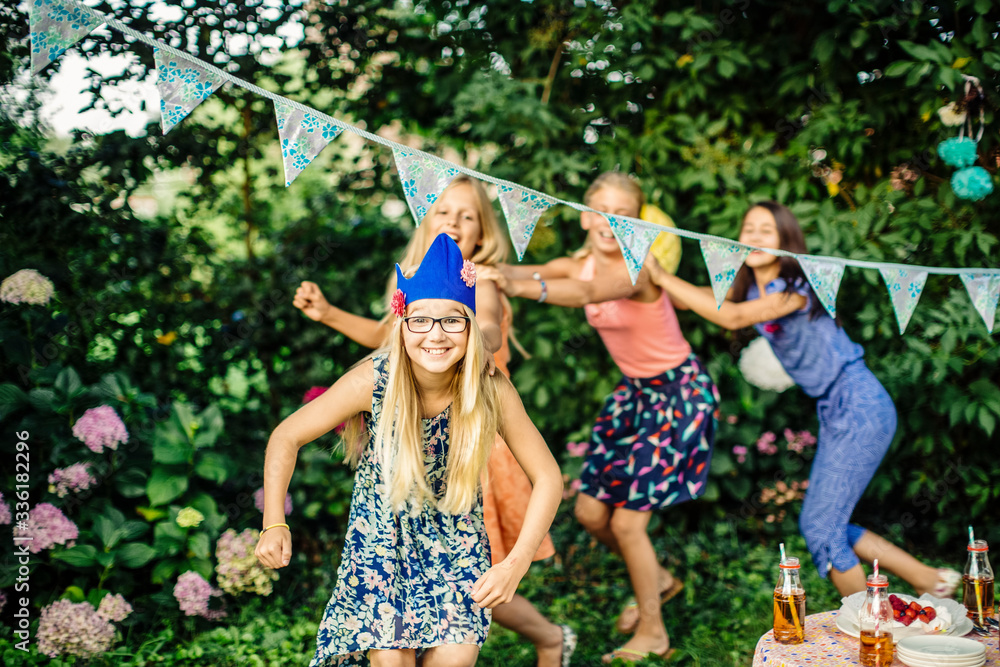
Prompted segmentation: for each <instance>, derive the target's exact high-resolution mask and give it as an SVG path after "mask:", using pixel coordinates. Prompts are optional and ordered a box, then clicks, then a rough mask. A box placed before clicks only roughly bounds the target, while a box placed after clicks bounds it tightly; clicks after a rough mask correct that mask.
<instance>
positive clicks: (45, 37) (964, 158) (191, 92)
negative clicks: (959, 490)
mask: <svg viewBox="0 0 1000 667" xmlns="http://www.w3.org/2000/svg"><path fill="white" fill-rule="evenodd" d="M29 22H30V26H29V29H30V33H31V70H32V72H33V73H35V74H37V73H38V72H39V71H40V70H42V69H43V68H45V67H46V66H47V65H48V64H49V63H50V62H52V61H53V60H55V59H56V58H58V57H59V56H60V55H62V53H64V52H65V51H66V49H68V48H69V47H71V46H72V45H74V44H76V43H77V42H78V41H80V40H81V39H83V38H84V37H85V36H86V35H88V34H90V33H91V32H92V31H93V30H94V29H95V28H96V27H98V26H100V25H102V24H103V25H107V26H108V27H109V28H111V29H112V30H115V31H117V32H120V33H122V34H124V35H127V36H129V37H131V38H133V40H135V43H136V44H138V43H142V44H145V45H147V46H150V47H152V48H153V55H154V60H155V63H156V69H157V84H156V85H157V89H158V90H159V93H160V97H161V102H160V110H161V121H160V122H161V125H162V130H163V133H164V134H166V133H167V132H169V131H170V129H171V128H172V127H174V126H175V125H176V124H177V123H179V122H181V121H183V120H184V119H185V118H186V117H187V116H188V115H189V114H190V113H191V111H192V110H193V109H194V108H195V107H197V106H198V105H199V104H200V103H201V102H203V101H204V100H206V99H208V98H209V97H211V96H212V95H213V94H214V93H215V91H216V90H218V88H219V87H220V86H221V85H222V84H223V83H229V84H232V85H234V86H239V87H241V88H244V89H246V90H248V91H251V92H253V93H254V94H256V95H259V96H261V97H265V98H268V99H270V100H271V101H272V102H274V105H275V118H276V121H277V125H278V136H279V139H280V141H281V149H282V159H283V161H284V167H285V184H286V185H290V184H291V183H292V182H293V181H294V180H295V178H296V177H297V176H298V175H299V174H300V173H301V172H302V170H304V169H305V168H306V167H308V166H309V165H310V164H311V163H312V162H313V160H314V159H315V157H316V156H317V155H318V154H319V153H320V152H321V151H322V150H323V149H324V148H325V147H326V146H327V145H329V143H330V142H331V141H333V140H334V139H336V138H337V137H338V136H339V135H340V134H341V133H342V132H344V131H345V130H346V131H348V132H351V133H352V134H355V135H357V136H359V137H361V138H363V139H365V140H367V141H370V142H373V143H377V144H380V145H382V146H386V147H387V148H390V149H391V150H392V152H393V157H394V158H395V162H396V167H397V169H398V171H399V177H400V182H401V185H402V187H403V193H404V196H405V197H406V202H407V204H408V206H409V208H410V212H411V213H412V214H413V217H414V220H415V221H416V222H417V223H418V224H419V222H420V220H422V219H423V217H424V216H425V215H426V214H427V211H428V210H429V209H430V207H431V205H433V203H434V202H435V201H436V200H437V198H438V197H439V196H440V194H441V192H442V191H443V190H444V189H445V187H447V185H448V183H449V182H451V180H452V179H453V178H455V177H456V176H458V175H459V174H465V175H467V176H469V177H472V178H475V179H478V180H481V181H484V182H486V183H491V184H493V185H495V186H496V187H497V191H498V193H499V197H500V205H501V207H502V208H503V211H504V215H505V216H506V219H507V225H508V227H509V230H510V234H511V241H512V243H513V244H514V248H515V250H516V251H517V255H518V259H521V258H523V256H524V251H525V248H526V247H527V245H528V243H529V241H530V240H531V235H532V233H533V232H534V229H535V226H536V225H537V223H538V219H539V218H540V216H541V215H542V213H544V212H545V211H546V210H548V209H549V208H551V207H552V206H556V205H563V206H569V207H571V208H573V209H575V210H577V211H581V212H583V211H590V212H593V213H601V212H600V211H594V210H593V209H591V208H590V207H588V206H585V205H583V204H580V203H577V202H573V201H568V200H565V199H560V198H558V197H553V196H551V195H548V194H543V193H540V192H536V191H534V190H530V189H528V188H525V187H524V186H521V185H518V184H517V183H512V182H510V181H506V180H503V179H499V178H495V177H493V176H490V175H489V174H484V173H481V172H478V171H475V170H473V169H469V168H467V167H464V166H461V165H457V164H453V163H450V162H447V161H445V160H442V159H441V158H438V157H436V156H433V155H431V154H429V153H426V152H424V151H421V150H417V149H413V148H409V147H407V146H404V145H402V144H399V143H397V142H394V141H392V140H389V139H386V138H384V137H381V136H379V135H377V134H374V133H372V132H368V131H367V130H364V129H362V128H360V127H357V126H354V125H349V124H347V123H344V122H343V121H340V120H337V119H335V118H333V117H331V116H329V115H327V114H325V113H323V112H321V111H318V110H316V109H313V108H311V107H308V106H306V105H303V104H301V103H299V102H296V101H294V100H291V99H288V98H286V97H283V96H281V95H278V94H276V93H273V92H271V91H268V90H264V89H263V88H260V87H258V86H256V85H254V84H252V83H249V82H247V81H244V80H243V79H240V78H239V77H236V76H233V75H232V74H229V73H228V72H225V71H223V70H221V69H219V68H218V67H215V66H214V65H212V64H210V63H207V62H205V61H203V60H201V59H199V58H196V57H194V56H192V55H190V54H186V53H184V52H182V51H179V50H177V49H175V48H173V47H171V46H170V45H168V44H165V43H163V42H161V41H159V40H156V39H153V38H152V37H150V36H148V35H146V34H144V33H141V32H139V31H137V30H134V29H133V28H131V27H129V26H128V25H126V24H124V23H122V22H121V21H118V20H117V19H115V18H113V17H111V16H108V15H106V14H103V13H101V12H98V11H97V10H95V9H92V8H91V7H88V6H86V5H84V4H82V3H80V2H77V0H29ZM965 80H966V96H965V98H964V99H963V100H962V101H961V102H960V103H957V104H954V103H953V104H952V105H950V106H949V107H948V108H947V110H942V112H941V114H940V115H941V118H942V121H943V122H945V123H946V124H951V125H955V126H958V125H962V129H961V131H960V132H959V136H958V137H955V138H953V139H949V140H946V141H944V142H942V143H941V145H940V146H939V147H938V151H939V154H940V155H941V158H942V159H943V160H945V161H946V162H948V164H952V165H954V166H955V167H957V168H958V169H959V171H957V172H955V174H954V175H953V176H952V187H953V189H954V191H955V194H956V195H958V196H959V197H964V198H967V199H981V198H983V197H985V196H986V195H988V194H989V193H990V192H992V190H993V183H992V180H991V178H990V175H989V173H988V172H987V171H986V170H985V169H982V168H981V167H975V166H972V165H973V163H974V162H975V161H976V147H977V142H978V140H979V139H980V138H981V137H982V135H983V132H984V126H983V118H984V106H983V102H984V95H983V89H982V86H981V85H980V83H979V80H978V79H976V78H974V77H969V76H966V77H965ZM963 113H964V114H965V115H964V116H963V115H962V114H963ZM977 116H978V120H979V123H980V127H979V131H978V133H977V134H976V138H973V125H972V123H973V119H974V118H976V117H977ZM823 158H825V152H824V151H816V152H814V155H813V160H814V162H821V161H822V159H823ZM828 176H829V175H828ZM827 180H828V181H829V182H828V183H827V184H828V186H829V185H830V184H831V183H832V184H833V185H836V183H835V182H833V181H832V180H830V179H827ZM831 194H835V190H834V189H832V188H831ZM601 214H602V215H604V216H605V218H607V219H608V222H609V223H610V224H611V229H612V232H613V233H614V235H615V238H616V239H617V241H618V245H619V247H620V248H621V250H622V256H623V257H624V258H625V262H626V265H627V267H628V271H629V276H630V277H631V278H632V280H633V282H634V281H635V280H636V278H637V276H638V274H639V272H640V270H641V268H642V263H643V261H644V260H645V257H646V254H647V253H648V252H649V251H650V247H651V246H652V245H653V243H654V240H656V239H657V237H658V236H659V237H660V239H659V241H658V243H663V242H664V240H665V239H666V238H668V237H669V238H672V239H674V240H675V241H676V239H677V238H687V239H693V240H696V241H698V242H699V243H700V245H701V251H702V254H703V256H704V257H705V263H706V265H707V266H708V270H709V278H710V280H711V283H712V291H713V293H714V295H715V299H716V302H717V303H718V304H719V305H720V307H721V304H722V301H723V300H724V299H725V297H726V293H727V292H728V290H729V287H730V286H731V285H732V282H733V280H734V279H735V277H736V271H737V270H738V269H739V267H740V266H741V265H742V264H743V261H744V260H745V259H746V257H747V255H748V254H749V253H750V251H751V250H754V249H756V250H761V251H763V252H767V253H770V254H772V255H776V256H779V257H794V258H795V259H797V260H798V262H799V264H800V265H801V266H802V269H803V271H804V272H805V274H806V277H807V279H808V280H809V283H810V285H812V287H813V290H814V291H815V292H816V295H817V297H818V298H819V299H820V301H821V302H822V304H823V307H824V308H826V310H827V312H828V313H829V314H830V315H831V316H835V315H836V297H837V291H838V289H839V287H840V281H841V278H842V277H843V272H844V268H845V267H846V266H854V267H858V268H862V269H877V270H878V271H879V272H880V273H881V274H882V277H883V279H884V281H885V283H886V286H887V288H888V290H889V295H890V297H891V299H892V306H893V309H894V311H895V314H896V319H897V322H898V324H899V330H900V333H902V332H903V331H904V330H905V329H906V326H907V324H908V323H909V320H910V316H911V315H912V314H913V310H914V309H915V308H916V304H917V300H918V299H919V298H920V293H921V292H922V290H923V287H924V283H925V281H926V279H927V275H928V274H929V273H934V274H938V275H958V276H961V279H962V281H963V283H964V284H965V286H966V290H967V291H968V293H969V296H970V298H971V299H972V300H973V303H974V305H975V307H976V310H977V311H978V312H979V314H980V316H981V317H982V318H983V321H984V322H985V323H986V325H987V327H989V328H990V329H991V330H992V326H993V321H994V316H995V311H996V306H997V301H998V295H1000V269H992V268H945V267H933V266H913V265H905V264H894V263H887V262H869V261H865V260H859V259H843V258H836V257H823V256H816V255H798V254H795V253H790V252H786V251H783V250H775V249H771V248H755V247H754V246H747V245H742V244H738V243H736V242H734V241H731V240H729V239H723V238H720V237H717V236H712V235H710V234H701V233H698V232H693V231H690V230H687V229H682V228H677V227H672V226H668V225H665V224H657V221H659V220H660V218H658V217H657V216H652V218H651V220H652V221H646V220H640V219H638V218H629V217H622V216H614V215H610V214H604V213H601ZM643 217H646V216H643ZM661 254H670V257H673V254H671V253H664V252H659V253H657V257H658V259H659V258H660V255H661Z"/></svg>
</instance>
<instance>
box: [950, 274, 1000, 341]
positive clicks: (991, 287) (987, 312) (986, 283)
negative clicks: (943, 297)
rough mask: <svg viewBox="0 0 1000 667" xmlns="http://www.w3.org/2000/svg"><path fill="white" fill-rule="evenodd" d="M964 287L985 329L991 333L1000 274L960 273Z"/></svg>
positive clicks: (999, 295) (999, 290)
mask: <svg viewBox="0 0 1000 667" xmlns="http://www.w3.org/2000/svg"><path fill="white" fill-rule="evenodd" d="M959 278H961V279H962V282H963V283H965V289H966V291H967V292H968V293H969V298H970V299H972V305H973V306H975V307H976V312H978V313H979V316H980V317H982V318H983V323H984V324H985V325H986V330H987V331H989V332H990V333H993V323H994V322H995V319H994V318H995V317H996V313H997V302H998V301H1000V275H997V274H995V273H972V272H970V273H960V274H959Z"/></svg>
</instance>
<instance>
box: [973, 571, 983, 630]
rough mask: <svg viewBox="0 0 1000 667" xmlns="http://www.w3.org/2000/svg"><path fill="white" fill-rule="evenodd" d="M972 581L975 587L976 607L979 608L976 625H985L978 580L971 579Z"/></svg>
mask: <svg viewBox="0 0 1000 667" xmlns="http://www.w3.org/2000/svg"><path fill="white" fill-rule="evenodd" d="M972 581H973V582H974V584H975V586H976V606H977V607H979V623H978V625H986V622H985V621H984V620H983V595H982V593H980V591H979V580H978V579H973V580H972Z"/></svg>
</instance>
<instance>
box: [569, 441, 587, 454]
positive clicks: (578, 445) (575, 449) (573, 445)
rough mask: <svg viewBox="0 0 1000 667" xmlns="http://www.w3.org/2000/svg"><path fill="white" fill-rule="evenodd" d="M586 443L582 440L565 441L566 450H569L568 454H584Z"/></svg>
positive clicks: (585, 452)
mask: <svg viewBox="0 0 1000 667" xmlns="http://www.w3.org/2000/svg"><path fill="white" fill-rule="evenodd" d="M587 446H588V443H587V442H586V441H584V442H567V443H566V451H567V452H569V455H570V456H586V454H587Z"/></svg>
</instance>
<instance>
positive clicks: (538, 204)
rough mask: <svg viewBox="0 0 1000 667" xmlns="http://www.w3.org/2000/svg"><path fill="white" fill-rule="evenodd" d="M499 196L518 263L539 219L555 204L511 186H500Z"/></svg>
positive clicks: (522, 257) (498, 189) (498, 187)
mask: <svg viewBox="0 0 1000 667" xmlns="http://www.w3.org/2000/svg"><path fill="white" fill-rule="evenodd" d="M497 194H498V195H499V197H500V207H501V208H502V209H503V214H504V217H505V218H506V219H507V230H508V231H509V232H510V240H511V243H513V244H514V250H516V251H517V261H519V262H520V261H521V260H522V259H524V250H525V248H527V247H528V243H529V242H530V241H531V234H532V233H533V232H534V231H535V225H537V224H538V219H539V218H540V217H541V216H542V213H545V211H547V210H548V209H549V208H550V207H551V206H552V205H553V204H555V202H554V201H553V200H551V199H549V198H548V197H542V196H539V195H535V194H531V193H530V192H526V191H525V190H522V189H520V188H515V187H512V186H510V185H498V186H497Z"/></svg>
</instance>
